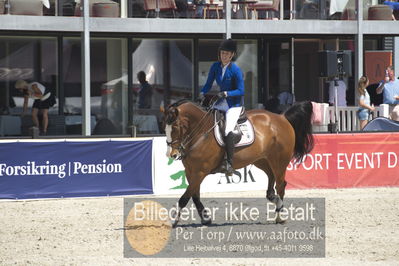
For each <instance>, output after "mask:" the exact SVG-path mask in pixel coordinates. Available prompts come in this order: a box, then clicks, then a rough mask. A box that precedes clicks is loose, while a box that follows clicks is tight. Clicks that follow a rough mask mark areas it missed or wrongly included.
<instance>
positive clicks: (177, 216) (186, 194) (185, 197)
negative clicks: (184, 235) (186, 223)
mask: <svg viewBox="0 0 399 266" xmlns="http://www.w3.org/2000/svg"><path fill="white" fill-rule="evenodd" d="M191 187H192V186H191V185H188V187H187V189H186V191H185V192H184V193H183V195H182V196H181V197H180V199H179V207H178V208H177V210H176V211H175V212H174V213H173V214H172V217H171V218H172V227H173V228H175V227H176V226H177V224H178V223H179V220H180V215H181V210H182V209H183V208H184V207H186V205H187V203H188V201H189V200H190V198H191V195H192V194H193V193H192V191H191V190H192V189H191Z"/></svg>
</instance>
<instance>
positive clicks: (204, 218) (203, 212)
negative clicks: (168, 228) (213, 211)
mask: <svg viewBox="0 0 399 266" xmlns="http://www.w3.org/2000/svg"><path fill="white" fill-rule="evenodd" d="M193 201H194V204H195V207H196V208H197V211H198V214H199V216H200V217H201V224H203V225H210V224H211V223H212V218H211V215H210V213H209V211H208V210H207V209H205V207H204V205H203V204H202V202H201V200H200V188H198V191H196V192H195V193H194V195H193Z"/></svg>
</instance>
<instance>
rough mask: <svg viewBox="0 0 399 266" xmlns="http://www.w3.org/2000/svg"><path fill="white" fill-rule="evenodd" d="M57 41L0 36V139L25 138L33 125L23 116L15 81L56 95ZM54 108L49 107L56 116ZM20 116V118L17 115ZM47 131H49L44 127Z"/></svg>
mask: <svg viewBox="0 0 399 266" xmlns="http://www.w3.org/2000/svg"><path fill="white" fill-rule="evenodd" d="M57 73H58V71H57V39H56V38H46V37H14V36H6V37H0V115H1V119H2V121H1V123H2V124H3V125H4V126H3V127H1V132H0V136H4V135H9V136H20V135H28V133H29V132H28V128H29V127H32V126H33V122H32V118H31V115H30V110H31V107H32V104H33V99H28V109H27V110H26V112H25V113H23V105H24V95H23V93H22V91H19V90H16V89H15V83H16V81H17V80H21V79H22V80H25V81H26V82H28V83H30V82H33V81H35V82H39V83H41V84H43V85H44V86H45V87H46V88H48V89H51V90H52V92H53V93H54V94H57ZM57 111H58V106H57V105H55V106H53V107H51V108H50V110H49V112H50V114H56V113H57ZM21 114H23V115H21ZM48 129H49V132H51V130H52V128H50V127H49V128H48Z"/></svg>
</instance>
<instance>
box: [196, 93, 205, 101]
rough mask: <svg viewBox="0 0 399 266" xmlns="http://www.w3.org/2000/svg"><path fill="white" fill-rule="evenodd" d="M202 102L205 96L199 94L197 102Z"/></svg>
mask: <svg viewBox="0 0 399 266" xmlns="http://www.w3.org/2000/svg"><path fill="white" fill-rule="evenodd" d="M204 100H205V95H204V94H203V93H202V92H201V93H200V94H199V96H198V99H197V101H198V102H203V101H204Z"/></svg>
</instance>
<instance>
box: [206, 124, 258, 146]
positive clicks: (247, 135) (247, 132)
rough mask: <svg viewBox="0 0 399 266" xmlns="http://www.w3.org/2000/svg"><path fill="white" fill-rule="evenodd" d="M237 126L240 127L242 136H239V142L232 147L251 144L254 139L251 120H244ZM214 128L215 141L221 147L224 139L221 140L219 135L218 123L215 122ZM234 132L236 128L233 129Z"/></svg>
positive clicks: (221, 137)
mask: <svg viewBox="0 0 399 266" xmlns="http://www.w3.org/2000/svg"><path fill="white" fill-rule="evenodd" d="M238 126H239V128H240V131H241V133H242V136H241V140H240V142H238V143H237V144H235V145H234V147H241V146H247V145H251V144H252V143H253V142H254V140H255V132H254V128H253V126H252V124H251V122H250V121H249V119H248V120H247V121H245V123H243V124H240V125H238ZM214 130H215V138H216V141H217V142H218V143H219V145H220V146H222V147H223V146H224V141H223V136H221V134H220V130H219V124H217V125H216V126H215V129H214ZM234 133H237V128H236V129H235V130H234Z"/></svg>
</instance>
